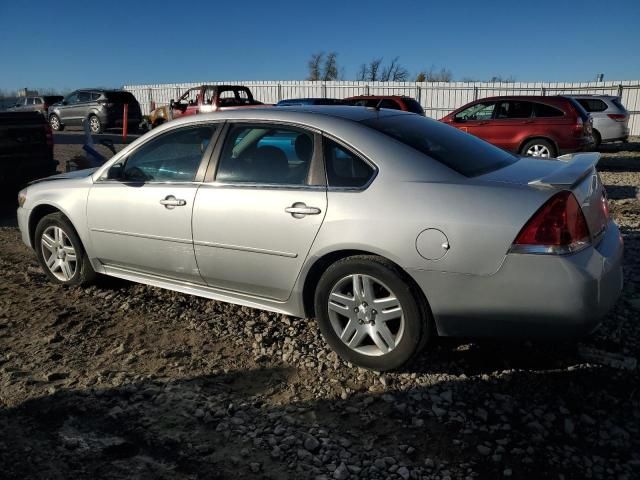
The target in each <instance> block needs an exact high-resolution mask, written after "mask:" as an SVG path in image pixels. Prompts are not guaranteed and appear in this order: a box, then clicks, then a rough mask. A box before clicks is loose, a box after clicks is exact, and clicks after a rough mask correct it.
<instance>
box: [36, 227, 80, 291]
mask: <svg viewBox="0 0 640 480" xmlns="http://www.w3.org/2000/svg"><path fill="white" fill-rule="evenodd" d="M40 245H41V248H42V257H43V258H44V261H45V263H46V265H47V268H48V269H49V271H50V272H51V273H52V274H53V275H54V276H55V277H56V278H57V279H58V280H60V281H63V282H68V281H69V280H71V279H72V278H73V276H74V275H75V274H76V270H77V268H78V257H77V255H76V250H75V248H74V247H73V244H72V243H71V240H70V239H69V236H68V235H67V234H66V233H65V232H64V230H63V229H62V228H60V227H57V226H55V225H53V226H50V227H49V228H47V229H46V230H45V231H44V232H43V233H42V237H41V238H40Z"/></svg>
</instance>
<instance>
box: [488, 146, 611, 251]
mask: <svg viewBox="0 0 640 480" xmlns="http://www.w3.org/2000/svg"><path fill="white" fill-rule="evenodd" d="M599 160H600V154H599V153H575V154H571V155H564V156H561V157H558V158H557V159H552V160H541V159H537V158H535V159H534V158H531V157H523V158H521V159H520V160H519V161H518V162H516V163H514V164H511V165H509V166H507V167H505V168H502V169H500V170H496V171H494V172H491V173H488V174H486V175H483V176H482V177H479V179H481V180H483V181H490V182H500V183H509V184H514V185H522V186H526V187H528V188H535V189H541V190H548V191H549V196H551V195H553V194H555V193H556V192H559V191H562V190H569V191H571V192H572V193H573V195H574V196H575V197H576V200H577V201H578V204H579V205H580V206H581V208H582V211H583V213H584V216H585V219H586V220H587V225H588V226H589V231H590V233H591V238H592V239H593V240H594V242H597V240H598V239H599V238H600V236H601V235H602V233H603V232H604V231H605V229H606V226H607V223H608V221H609V212H608V205H607V197H606V191H605V189H604V185H603V183H602V180H601V179H600V175H599V174H598V172H597V170H596V168H595V167H596V165H597V163H598V161H599Z"/></svg>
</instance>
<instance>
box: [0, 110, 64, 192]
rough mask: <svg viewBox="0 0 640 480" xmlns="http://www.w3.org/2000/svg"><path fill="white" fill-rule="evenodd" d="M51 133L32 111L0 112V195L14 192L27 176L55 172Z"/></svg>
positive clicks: (32, 178) (37, 114) (47, 174)
mask: <svg viewBox="0 0 640 480" xmlns="http://www.w3.org/2000/svg"><path fill="white" fill-rule="evenodd" d="M56 166H57V163H56V162H55V161H54V160H53V135H52V132H51V127H50V126H49V123H48V122H47V120H46V119H45V118H44V117H43V116H42V115H41V114H39V113H36V112H11V113H0V195H1V196H2V197H5V198H6V197H9V196H15V193H17V192H18V190H20V189H21V188H23V187H24V186H25V185H26V184H27V183H28V182H30V181H31V180H35V179H37V178H42V177H47V176H49V175H53V174H54V173H56Z"/></svg>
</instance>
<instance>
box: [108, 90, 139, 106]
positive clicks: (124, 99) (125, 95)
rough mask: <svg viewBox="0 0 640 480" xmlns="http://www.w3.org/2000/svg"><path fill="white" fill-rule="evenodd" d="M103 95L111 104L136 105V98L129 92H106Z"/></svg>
mask: <svg viewBox="0 0 640 480" xmlns="http://www.w3.org/2000/svg"><path fill="white" fill-rule="evenodd" d="M105 95H106V96H107V99H108V100H109V101H110V102H113V103H137V101H136V97H134V96H133V95H132V94H131V93H130V92H106V93H105Z"/></svg>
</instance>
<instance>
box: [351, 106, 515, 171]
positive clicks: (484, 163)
mask: <svg viewBox="0 0 640 480" xmlns="http://www.w3.org/2000/svg"><path fill="white" fill-rule="evenodd" d="M362 123H363V124H364V125H367V126H368V127H371V128H373V129H375V130H377V131H379V132H381V133H383V134H385V135H388V136H389V137H391V138H393V139H395V140H397V141H399V142H401V143H404V144H405V145H408V146H410V147H412V148H414V149H416V150H417V151H419V152H421V153H423V154H425V155H427V156H429V157H431V158H433V159H434V160H436V161H438V162H440V163H442V164H444V165H446V166H447V167H449V168H451V169H453V170H455V171H456V172H458V173H461V174H462V175H464V176H466V177H474V176H477V175H482V174H484V173H488V172H492V171H494V170H498V169H500V168H503V167H506V166H507V165H510V164H512V163H515V162H517V161H518V158H517V157H516V156H515V155H512V154H511V153H509V152H507V151H505V150H502V149H500V148H498V147H494V146H493V145H491V144H490V143H488V142H485V141H484V140H481V139H479V138H478V137H475V136H473V135H470V134H468V133H464V132H461V131H460V130H458V129H457V128H454V127H451V126H449V125H445V124H444V123H440V122H438V121H435V120H431V119H428V118H425V117H422V116H420V115H394V116H387V117H382V118H372V119H369V120H365V121H363V122H362Z"/></svg>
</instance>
